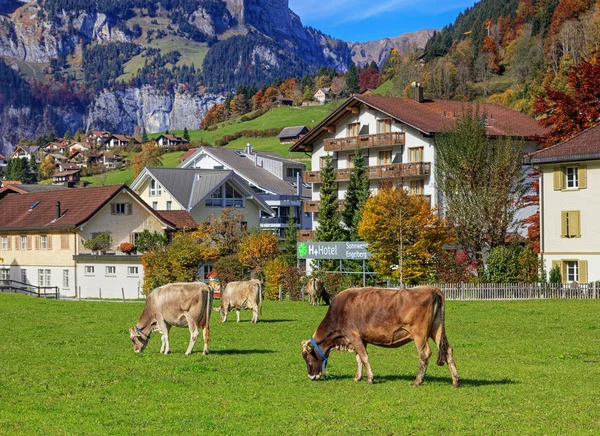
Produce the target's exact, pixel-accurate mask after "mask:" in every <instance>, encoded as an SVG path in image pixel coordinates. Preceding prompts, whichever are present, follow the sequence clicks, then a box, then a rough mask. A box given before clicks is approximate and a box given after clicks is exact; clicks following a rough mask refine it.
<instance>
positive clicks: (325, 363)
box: [310, 336, 327, 375]
mask: <svg viewBox="0 0 600 436" xmlns="http://www.w3.org/2000/svg"><path fill="white" fill-rule="evenodd" d="M310 343H311V344H313V347H315V350H317V353H319V356H321V358H322V359H323V365H322V366H321V372H322V373H323V375H325V367H326V366H327V356H326V355H325V353H323V350H321V348H319V346H318V345H317V341H315V338H313V337H312V336H311V337H310Z"/></svg>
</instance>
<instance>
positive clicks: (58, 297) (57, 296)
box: [56, 286, 60, 300]
mask: <svg viewBox="0 0 600 436" xmlns="http://www.w3.org/2000/svg"><path fill="white" fill-rule="evenodd" d="M56 299H57V300H60V294H59V290H58V286H56Z"/></svg>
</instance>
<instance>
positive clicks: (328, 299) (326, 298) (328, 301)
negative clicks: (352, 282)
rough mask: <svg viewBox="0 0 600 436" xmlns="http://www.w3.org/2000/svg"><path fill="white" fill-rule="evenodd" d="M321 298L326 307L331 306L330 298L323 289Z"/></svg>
mask: <svg viewBox="0 0 600 436" xmlns="http://www.w3.org/2000/svg"><path fill="white" fill-rule="evenodd" d="M321 297H322V298H323V301H324V302H325V304H326V305H328V306H329V305H330V304H331V296H330V295H329V293H328V292H327V291H326V290H325V288H323V294H322V295H321Z"/></svg>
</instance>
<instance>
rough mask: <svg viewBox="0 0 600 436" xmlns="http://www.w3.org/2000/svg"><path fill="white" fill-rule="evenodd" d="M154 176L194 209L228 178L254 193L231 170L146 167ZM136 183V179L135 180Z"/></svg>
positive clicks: (187, 206)
mask: <svg viewBox="0 0 600 436" xmlns="http://www.w3.org/2000/svg"><path fill="white" fill-rule="evenodd" d="M145 170H147V171H148V172H149V173H150V174H151V176H152V177H154V178H155V179H156V180H157V181H158V182H159V183H160V184H161V185H162V186H163V188H164V189H166V190H167V191H168V192H169V194H171V195H172V196H173V197H174V198H175V199H176V200H177V201H178V202H179V203H180V204H181V205H182V206H183V207H185V208H186V209H187V210H190V211H191V210H192V209H194V207H195V206H196V205H197V204H198V203H200V202H202V201H203V200H205V199H206V198H207V197H208V196H209V195H210V194H212V193H213V192H214V190H215V189H217V188H218V187H219V186H221V185H222V184H223V183H225V182H226V181H227V180H230V179H234V181H235V182H236V183H237V184H239V185H241V186H245V188H246V190H247V191H248V192H246V193H245V194H246V195H250V194H252V192H251V190H250V187H248V186H247V184H246V183H245V182H244V181H243V180H240V179H239V178H237V177H236V175H235V173H234V172H233V171H231V170H204V169H197V168H164V167H154V168H148V167H147V168H145ZM136 180H137V179H136ZM134 184H135V181H134ZM255 200H256V201H257V202H259V203H260V206H262V207H263V208H264V209H266V210H271V209H270V208H269V206H268V205H267V204H266V203H264V202H263V201H262V200H261V199H259V198H258V197H255Z"/></svg>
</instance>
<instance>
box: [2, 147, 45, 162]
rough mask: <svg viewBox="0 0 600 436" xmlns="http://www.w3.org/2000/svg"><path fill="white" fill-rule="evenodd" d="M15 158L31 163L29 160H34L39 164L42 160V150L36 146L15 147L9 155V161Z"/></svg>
mask: <svg viewBox="0 0 600 436" xmlns="http://www.w3.org/2000/svg"><path fill="white" fill-rule="evenodd" d="M15 158H19V159H23V158H26V159H28V160H29V161H31V159H35V161H36V162H37V163H41V162H42V160H43V158H44V150H43V149H42V148H41V147H38V146H37V145H31V146H29V145H17V147H16V148H15V149H14V151H13V152H12V153H11V155H10V159H15Z"/></svg>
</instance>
